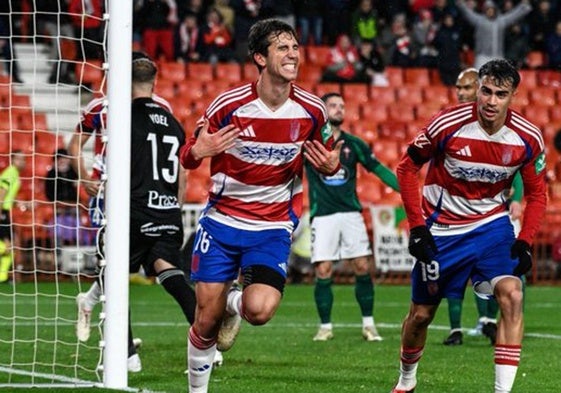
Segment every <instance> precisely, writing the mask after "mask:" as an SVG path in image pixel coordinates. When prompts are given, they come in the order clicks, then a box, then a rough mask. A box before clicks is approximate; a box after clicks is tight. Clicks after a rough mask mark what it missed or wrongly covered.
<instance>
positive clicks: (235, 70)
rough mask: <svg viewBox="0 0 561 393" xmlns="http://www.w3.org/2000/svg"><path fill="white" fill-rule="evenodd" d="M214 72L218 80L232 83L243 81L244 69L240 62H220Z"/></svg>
mask: <svg viewBox="0 0 561 393" xmlns="http://www.w3.org/2000/svg"><path fill="white" fill-rule="evenodd" d="M214 72H215V75H214V76H215V79H216V80H221V81H228V82H230V84H232V85H238V84H240V83H241V81H242V69H241V67H240V65H239V64H238V63H218V64H216V68H215V69H214Z"/></svg>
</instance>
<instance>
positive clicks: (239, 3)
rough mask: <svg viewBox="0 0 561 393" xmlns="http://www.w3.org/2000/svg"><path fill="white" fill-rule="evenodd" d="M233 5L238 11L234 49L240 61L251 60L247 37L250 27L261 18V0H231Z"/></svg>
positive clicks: (236, 11) (235, 10)
mask: <svg viewBox="0 0 561 393" xmlns="http://www.w3.org/2000/svg"><path fill="white" fill-rule="evenodd" d="M230 4H231V6H232V8H233V9H234V12H235V13H236V23H235V25H234V26H235V29H234V50H235V53H236V59H237V60H238V62H239V63H246V62H247V61H248V60H249V56H248V47H247V37H248V36H249V29H250V28H251V26H253V24H254V23H256V22H257V21H258V20H259V12H260V8H261V2H260V1H259V0H231V3H230Z"/></svg>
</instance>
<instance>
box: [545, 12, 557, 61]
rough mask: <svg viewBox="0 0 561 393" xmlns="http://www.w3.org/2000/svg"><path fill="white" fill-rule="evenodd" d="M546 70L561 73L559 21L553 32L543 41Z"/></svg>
mask: <svg viewBox="0 0 561 393" xmlns="http://www.w3.org/2000/svg"><path fill="white" fill-rule="evenodd" d="M545 52H546V53H547V66H548V68H551V69H554V70H560V71H561V20H559V21H557V23H556V24H555V31H554V32H553V33H551V34H550V35H549V36H548V37H547V38H546V41H545Z"/></svg>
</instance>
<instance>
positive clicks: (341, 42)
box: [322, 34, 361, 83]
mask: <svg viewBox="0 0 561 393" xmlns="http://www.w3.org/2000/svg"><path fill="white" fill-rule="evenodd" d="M360 67H361V63H360V55H359V53H358V50H357V48H356V47H355V46H354V45H353V44H352V42H351V38H350V37H349V35H348V34H341V35H340V36H339V38H337V43H336V44H335V46H334V47H333V48H331V50H330V52H329V59H328V65H327V67H326V69H325V71H324V73H323V77H322V81H323V82H343V83H344V82H357V81H359V80H360V79H361V73H360Z"/></svg>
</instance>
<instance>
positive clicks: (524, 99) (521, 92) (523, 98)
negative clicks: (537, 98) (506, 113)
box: [512, 85, 535, 106]
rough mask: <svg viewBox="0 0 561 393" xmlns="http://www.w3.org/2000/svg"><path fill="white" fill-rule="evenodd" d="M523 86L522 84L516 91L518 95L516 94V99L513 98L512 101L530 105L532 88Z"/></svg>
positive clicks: (520, 104)
mask: <svg viewBox="0 0 561 393" xmlns="http://www.w3.org/2000/svg"><path fill="white" fill-rule="evenodd" d="M522 86H523V87H522ZM522 86H520V87H519V88H518V90H517V92H516V95H515V96H514V99H513V100H512V103H513V104H516V105H519V106H526V105H530V90H531V89H527V88H526V85H522ZM534 88H535V87H534Z"/></svg>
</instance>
